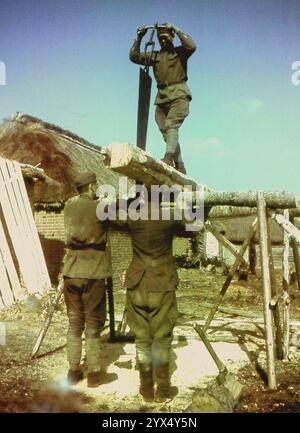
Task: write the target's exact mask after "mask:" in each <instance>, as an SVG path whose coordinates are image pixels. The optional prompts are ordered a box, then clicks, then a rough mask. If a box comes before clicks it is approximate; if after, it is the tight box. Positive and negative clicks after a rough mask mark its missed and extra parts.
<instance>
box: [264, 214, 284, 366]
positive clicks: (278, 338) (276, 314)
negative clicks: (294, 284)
mask: <svg viewBox="0 0 300 433" xmlns="http://www.w3.org/2000/svg"><path fill="white" fill-rule="evenodd" d="M268 222H269V221H268V220H267V224H268ZM267 228H268V233H267V241H268V254H269V266H270V277H271V296H272V299H271V301H270V304H269V305H270V307H272V309H271V311H272V315H273V320H274V325H275V343H276V355H277V359H283V347H282V344H283V335H282V328H281V321H280V309H279V304H278V302H274V299H276V298H277V297H278V299H279V297H280V294H279V293H278V291H277V287H276V275H275V268H274V262H273V254H272V243H271V239H270V236H269V225H267ZM272 301H273V302H274V305H272Z"/></svg>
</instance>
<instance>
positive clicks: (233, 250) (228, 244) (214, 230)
mask: <svg viewBox="0 0 300 433" xmlns="http://www.w3.org/2000/svg"><path fill="white" fill-rule="evenodd" d="M205 228H206V229H207V230H209V231H210V232H211V234H212V235H214V237H215V238H216V239H217V240H218V241H219V242H220V243H221V244H222V245H224V247H225V248H227V249H228V251H230V252H231V254H233V255H234V256H235V257H237V256H238V254H239V250H238V249H237V248H236V247H235V246H234V245H233V244H232V243H231V242H230V241H229V240H228V239H226V237H225V236H223V235H222V233H220V232H219V230H218V229H217V228H216V227H215V226H214V224H213V223H211V221H206V223H205ZM241 263H242V264H243V265H245V266H246V268H247V269H248V268H249V263H248V262H247V261H246V260H245V259H244V257H242V258H241Z"/></svg>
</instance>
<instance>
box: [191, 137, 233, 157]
mask: <svg viewBox="0 0 300 433" xmlns="http://www.w3.org/2000/svg"><path fill="white" fill-rule="evenodd" d="M189 148H190V149H192V150H193V151H195V150H197V151H200V152H202V153H209V154H211V155H213V156H214V157H217V158H223V157H225V156H228V155H230V154H232V152H231V150H230V149H229V148H228V147H226V146H225V144H224V143H223V141H222V140H221V139H220V138H218V137H206V138H200V139H199V140H194V141H192V143H190V145H189Z"/></svg>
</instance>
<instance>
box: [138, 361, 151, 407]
mask: <svg viewBox="0 0 300 433" xmlns="http://www.w3.org/2000/svg"><path fill="white" fill-rule="evenodd" d="M139 373H140V389H139V391H140V394H141V395H142V396H143V398H144V400H145V401H147V402H151V401H153V399H154V389H153V386H154V381H153V370H152V365H148V364H146V365H139Z"/></svg>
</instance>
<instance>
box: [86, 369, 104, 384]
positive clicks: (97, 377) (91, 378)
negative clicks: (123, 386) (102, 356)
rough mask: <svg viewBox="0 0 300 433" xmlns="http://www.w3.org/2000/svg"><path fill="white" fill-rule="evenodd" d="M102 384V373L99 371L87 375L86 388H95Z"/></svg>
mask: <svg viewBox="0 0 300 433" xmlns="http://www.w3.org/2000/svg"><path fill="white" fill-rule="evenodd" d="M102 383H103V382H102V372H101V371H93V372H91V373H88V377H87V386H88V387H89V388H97V387H98V386H99V385H101V384H102Z"/></svg>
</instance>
